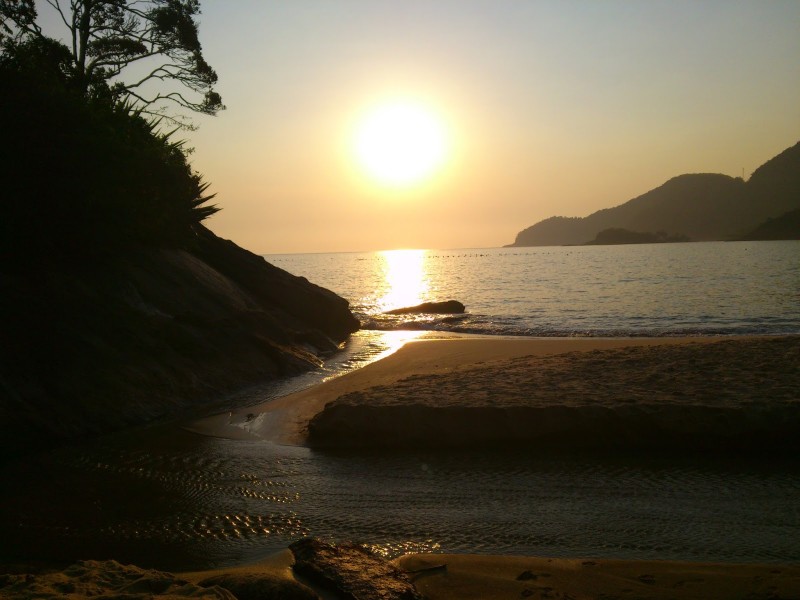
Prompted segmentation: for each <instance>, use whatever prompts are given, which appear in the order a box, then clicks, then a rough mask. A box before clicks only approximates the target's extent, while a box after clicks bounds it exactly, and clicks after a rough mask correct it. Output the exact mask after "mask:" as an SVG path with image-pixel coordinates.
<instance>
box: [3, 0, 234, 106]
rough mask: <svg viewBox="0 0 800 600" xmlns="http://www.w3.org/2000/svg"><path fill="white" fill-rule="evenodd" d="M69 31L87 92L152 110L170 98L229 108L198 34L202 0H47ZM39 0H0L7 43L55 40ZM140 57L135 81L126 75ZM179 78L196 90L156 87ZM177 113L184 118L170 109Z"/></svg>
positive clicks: (77, 73) (78, 77)
mask: <svg viewBox="0 0 800 600" xmlns="http://www.w3.org/2000/svg"><path fill="white" fill-rule="evenodd" d="M43 4H47V5H49V6H50V7H51V8H52V9H53V10H54V11H55V12H56V13H57V15H58V18H59V19H60V21H61V23H62V24H63V25H64V26H65V27H66V29H67V31H68V40H67V43H66V47H67V48H68V50H69V52H70V56H71V65H70V66H71V73H70V78H71V80H72V84H73V85H75V86H76V88H77V89H78V90H79V91H80V92H82V93H83V94H84V95H85V96H89V97H91V96H107V97H110V98H111V99H112V100H115V101H117V100H127V101H128V103H129V104H130V105H134V106H136V107H137V109H139V110H140V111H142V112H143V113H144V114H152V115H156V114H157V115H162V116H164V115H165V109H166V106H167V105H168V104H169V103H174V104H177V105H178V106H181V107H183V108H187V109H190V110H192V111H195V112H199V113H203V114H207V115H214V114H216V113H217V112H218V111H220V110H223V109H224V108H225V107H224V106H223V104H222V98H221V97H220V95H219V94H218V93H217V92H216V91H215V90H214V85H215V84H216V83H217V74H216V73H215V72H214V70H213V69H212V68H211V66H210V65H209V64H208V63H207V62H206V60H205V58H204V57H203V53H202V49H201V46H200V40H199V38H198V23H197V20H196V17H197V15H199V14H200V3H199V1H198V0H131V1H125V0H70V1H69V3H68V5H67V2H61V1H59V0H45V2H44V3H43ZM37 18H38V13H37V9H36V3H35V2H34V0H0V40H1V41H2V42H3V45H4V46H8V45H9V44H20V43H23V42H28V41H31V40H34V39H38V40H44V39H47V38H46V36H45V35H44V33H43V32H42V29H41V26H40V25H39V24H38V23H37ZM135 63H137V64H138V65H139V68H137V72H138V73H141V74H140V75H139V76H138V77H137V78H135V79H134V80H132V81H127V82H126V81H122V80H120V79H119V78H118V77H119V76H120V74H121V73H122V71H123V70H125V69H126V68H127V67H129V66H131V65H133V64H135ZM154 82H177V83H179V84H181V85H182V86H183V87H184V88H185V89H188V90H189V91H191V92H193V94H190V95H185V94H184V92H182V91H176V90H175V89H164V88H162V87H161V86H157V85H156V86H153V85H152V84H153V83H154ZM166 116H167V117H168V118H170V119H172V120H176V117H174V116H170V115H166Z"/></svg>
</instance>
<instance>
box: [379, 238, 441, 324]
mask: <svg viewBox="0 0 800 600" xmlns="http://www.w3.org/2000/svg"><path fill="white" fill-rule="evenodd" d="M426 253H427V250H384V251H383V252H380V253H379V254H380V257H381V259H382V262H383V264H382V265H381V266H382V269H383V276H384V279H385V283H386V288H385V289H386V291H385V293H384V295H383V296H382V297H381V298H380V300H378V307H379V309H380V310H381V311H382V312H384V311H387V310H392V309H395V308H402V307H404V306H414V305H416V304H420V303H421V302H423V300H424V298H425V294H426V292H427V291H428V289H429V287H430V281H429V277H428V273H427V272H426V270H425V254H426Z"/></svg>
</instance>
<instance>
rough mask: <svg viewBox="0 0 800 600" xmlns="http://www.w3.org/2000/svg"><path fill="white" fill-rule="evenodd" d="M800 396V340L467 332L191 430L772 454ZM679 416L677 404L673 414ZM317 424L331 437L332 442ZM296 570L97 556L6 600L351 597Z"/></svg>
mask: <svg viewBox="0 0 800 600" xmlns="http://www.w3.org/2000/svg"><path fill="white" fill-rule="evenodd" d="M798 390H800V337H796V336H795V337H758V338H724V339H720V338H692V339H688V338H687V339H676V338H657V339H605V338H604V339H523V338H512V339H506V338H502V339H501V338H494V339H486V338H471V337H464V338H453V339H444V340H421V341H415V342H411V343H408V344H406V345H405V346H404V347H402V348H401V349H400V350H399V351H397V352H396V353H394V354H392V355H391V356H389V357H387V358H384V359H383V360H380V361H378V362H375V363H373V364H370V365H369V366H367V367H365V368H363V369H360V370H358V371H356V372H352V373H349V374H347V375H344V376H341V377H338V378H335V379H332V380H329V381H327V382H325V383H323V384H321V385H319V386H316V387H313V388H310V389H307V390H304V391H302V392H299V393H296V394H292V395H290V396H287V397H284V398H280V399H278V400H274V401H271V402H268V403H265V404H262V405H260V406H254V407H251V408H248V409H246V411H242V412H240V413H236V414H223V415H218V416H215V417H211V418H206V419H202V420H199V421H195V422H193V423H190V424H188V425H186V428H187V429H189V430H190V431H194V432H196V433H200V434H203V435H211V436H218V437H228V438H235V439H264V440H270V441H273V442H275V443H279V444H290V445H301V444H311V445H314V444H315V443H316V444H317V445H328V446H332V447H341V446H351V445H357V446H362V447H373V446H380V445H386V444H385V442H386V440H394V441H395V442H396V441H397V440H407V439H412V440H414V443H423V444H424V443H431V442H432V441H433V442H436V441H437V440H438V441H441V440H442V439H445V441H446V442H447V443H446V444H445V445H447V446H458V445H459V444H460V443H461V442H464V441H466V442H469V443H473V442H475V441H476V440H478V441H483V442H488V443H495V442H497V441H498V439H499V438H497V437H493V436H497V435H498V434H499V435H502V436H503V439H509V436H511V438H512V439H513V441H515V443H523V442H524V443H529V442H531V440H532V439H534V438H535V437H536V436H538V438H539V439H540V440H544V442H545V443H546V444H548V445H549V446H550V447H553V446H557V445H558V444H557V443H556V442H557V440H562V441H563V440H564V439H566V440H567V441H568V442H569V444H568V445H573V444H574V443H575V440H577V439H578V438H579V437H580V436H584V437H588V438H591V437H592V436H591V435H590V432H591V431H592V429H600V430H603V431H606V432H611V433H610V434H609V435H605V434H604V436H600V437H597V436H595V437H596V439H595V441H598V442H600V443H603V444H608V443H610V442H611V441H613V439H614V438H616V437H619V438H620V439H622V440H624V444H627V445H630V444H631V443H633V442H635V441H636V440H635V439H632V437H635V434H634V432H635V431H637V430H642V429H643V427H645V426H647V427H646V428H645V432H646V436H645V437H647V438H654V439H659V435H660V436H662V438H663V439H664V440H666V441H667V442H668V443H669V444H673V445H674V444H675V443H678V442H686V441H687V440H697V439H710V440H712V441H713V442H714V443H717V442H719V441H720V440H727V439H729V438H730V436H733V437H734V438H742V437H744V438H748V436H750V438H751V441H753V440H754V443H757V444H761V445H763V444H767V445H769V444H768V442H770V441H771V442H774V441H775V439H782V438H781V436H794V437H792V439H795V438H796V435H797V433H798V406H800V398H799V397H798ZM664 406H667V407H670V409H669V410H667V411H663V410H659V407H664ZM397 411H401V412H397ZM403 411H406V412H405V416H403V414H404V413H403ZM471 411H474V412H471ZM526 411H533V412H532V413H531V412H526ZM497 414H500V415H502V416H503V418H501V419H497V418H496V416H497ZM537 421H538V422H539V424H537ZM542 422H543V423H545V425H546V426H545V427H544V428H543V426H542V425H541V423H542ZM587 422H588V423H591V426H592V428H587V427H586V426H585V424H586V423H587ZM430 423H435V427H431V426H430V425H429V424H430ZM509 423H511V424H513V426H510V425H509ZM598 423H599V425H598ZM582 424H583V425H582ZM315 427H318V428H321V429H320V430H319V431H317V432H316V434H315V431H314V430H315ZM447 427H450V428H451V429H450V431H449V433H447V434H443V433H442V432H443V431H444V430H445V429H446V428H447ZM537 428H538V429H537ZM548 428H549V429H548ZM648 428H649V429H648ZM320 431H322V433H321V434H320ZM532 431H533V432H534V433H535V436H534V437H532V436H531V432H532ZM315 435H316V436H317V439H316V440H315ZM515 435H516V436H517V437H516V438H514V437H513V436H515ZM320 436H321V437H320ZM326 436H327V437H326ZM320 439H322V440H324V442H325V443H323V444H320V443H319V440H320ZM787 439H788V438H787ZM353 440H356V442H357V443H356V444H353ZM784 441H786V440H784ZM389 445H390V446H394V445H397V446H402V445H403V444H402V443H394V442H393V443H391V444H389ZM626 447H627V446H626ZM293 562H294V558H293V555H292V552H291V551H289V550H286V551H284V552H281V553H279V554H276V555H273V556H270V557H268V558H266V559H264V560H262V561H260V562H258V563H255V564H250V565H244V566H241V567H236V568H227V569H220V570H215V571H201V572H192V573H179V574H177V575H172V574H165V573H161V572H158V571H152V570H143V569H138V568H136V567H125V566H122V565H119V564H118V563H115V562H113V561H106V562H97V561H84V562H82V563H79V564H78V565H73V566H72V567H69V568H68V569H65V570H64V571H60V572H57V573H50V574H36V575H35V576H29V575H16V574H10V575H4V576H2V577H3V579H2V582H0V596H3V597H8V598H28V597H31V593H32V591H35V593H36V597H42V598H46V597H64V596H65V595H66V596H67V597H69V596H70V594H69V593H67V594H65V591H69V592H70V593H71V594H72V597H83V596H85V595H90V594H103V593H105V594H110V593H112V592H113V593H124V594H125V597H130V598H139V597H141V598H145V597H148V598H149V597H162V596H163V597H209V598H234V597H238V598H247V597H261V598H323V599H325V598H337V597H339V596H336V595H333V594H331V593H330V592H328V591H326V590H325V589H324V587H320V586H319V585H317V584H315V583H313V582H310V581H308V580H307V579H305V578H304V577H302V576H300V575H298V574H297V572H295V571H294V570H293V568H292V565H293ZM392 564H393V565H394V566H395V567H397V568H398V569H399V570H400V571H401V572H403V573H404V574H405V575H404V577H405V576H407V577H408V578H409V579H410V581H411V582H413V585H414V586H415V587H416V589H417V591H418V592H419V593H421V594H422V595H423V596H424V597H425V598H428V599H429V600H451V599H472V598H474V599H479V598H483V599H490V600H491V599H502V598H509V599H511V598H536V599H539V598H560V599H569V598H571V599H573V600H578V599H594V598H597V599H599V598H605V599H609V598H642V599H653V600H656V599H666V598H697V599H700V598H706V599H727V598H731V599H732V598H755V599H757V598H764V599H768V598H770V599H774V598H800V566H798V565H797V564H789V565H778V564H764V565H759V564H748V565H738V564H717V563H700V562H676V561H652V560H610V559H598V558H591V557H582V558H569V559H566V558H548V557H524V556H488V555H487V556H485V555H469V554H463V555H453V554H409V555H405V556H401V557H399V558H397V559H395V560H394V561H392ZM30 577H33V579H31V578H30ZM376 597H378V596H376ZM380 597H383V596H380ZM386 597H394V596H386Z"/></svg>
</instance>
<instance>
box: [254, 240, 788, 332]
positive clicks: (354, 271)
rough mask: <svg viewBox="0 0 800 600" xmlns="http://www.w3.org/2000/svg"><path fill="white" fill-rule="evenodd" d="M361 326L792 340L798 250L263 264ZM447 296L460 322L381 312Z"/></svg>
mask: <svg viewBox="0 0 800 600" xmlns="http://www.w3.org/2000/svg"><path fill="white" fill-rule="evenodd" d="M266 258H267V259H268V260H269V261H270V262H273V263H274V264H276V265H277V266H279V267H281V268H283V269H286V270H287V271H289V272H291V273H295V274H298V275H304V276H306V277H307V278H308V279H309V280H311V281H313V282H315V283H318V284H319V285H322V286H323V287H328V288H330V289H332V290H333V291H335V292H336V293H337V294H339V295H341V296H343V297H344V298H347V299H348V300H349V301H350V304H351V307H352V309H353V311H354V312H355V313H356V315H357V316H358V317H359V318H360V319H361V321H362V324H363V327H364V328H366V329H379V330H397V329H423V330H435V331H436V330H438V331H455V332H462V333H478V334H489V335H532V336H670V335H697V334H700V335H726V334H753V333H770V334H773V333H798V332H800V241H779V242H710V243H695V244H647V245H636V246H591V247H589V246H585V247H545V248H498V249H488V250H487V249H483V250H444V251H442V250H436V251H431V250H400V251H388V252H370V253H340V254H294V255H270V256H267V257H266ZM451 298H452V299H456V300H459V301H461V302H463V303H464V304H465V305H466V306H467V313H466V314H465V315H463V316H439V317H432V316H419V317H408V316H404V317H392V316H388V315H383V314H381V313H382V312H383V311H386V310H390V309H392V308H399V307H402V306H410V305H414V304H419V303H420V302H423V301H438V300H448V299H451Z"/></svg>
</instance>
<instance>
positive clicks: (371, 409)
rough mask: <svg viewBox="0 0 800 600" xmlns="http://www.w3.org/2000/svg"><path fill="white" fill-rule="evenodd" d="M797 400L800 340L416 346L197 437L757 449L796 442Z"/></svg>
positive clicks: (202, 424) (455, 341)
mask: <svg viewBox="0 0 800 600" xmlns="http://www.w3.org/2000/svg"><path fill="white" fill-rule="evenodd" d="M798 390H800V336H783V337H733V338H718V337H694V338H567V339H562V338H558V339H553V338H544V339H542V338H483V337H463V338H451V339H437V340H419V341H412V342H409V343H407V344H406V345H405V346H403V347H402V348H400V349H399V350H398V351H397V352H395V353H394V354H392V355H390V356H388V357H386V358H384V359H382V360H379V361H377V362H375V363H372V364H370V365H368V366H366V367H364V368H362V369H359V370H357V371H355V372H352V373H348V374H346V375H344V376H341V377H338V378H335V379H332V380H329V381H327V382H325V383H323V384H320V385H318V386H315V387H312V388H310V389H307V390H303V391H301V392H298V393H295V394H291V395H289V396H286V397H283V398H279V399H277V400H272V401H269V402H266V403H264V404H261V405H258V406H253V407H250V408H248V409H245V410H243V411H242V412H240V413H238V414H223V415H217V416H214V417H210V418H206V419H202V420H199V421H195V422H193V423H190V424H188V425H187V426H186V427H187V429H189V430H191V431H194V432H197V433H201V434H205V435H213V436H218V437H230V438H251V439H254V438H255V439H266V440H270V441H273V442H276V443H279V444H290V445H309V444H310V445H315V446H329V447H331V446H333V447H335V446H347V445H353V446H370V445H389V446H401V445H403V444H404V442H405V443H407V444H408V445H417V446H418V445H420V444H421V445H444V446H448V447H450V446H457V445H459V444H465V445H467V444H474V443H480V442H485V443H487V444H494V443H497V442H498V441H504V442H511V443H518V442H521V443H528V442H530V441H531V437H532V436H534V435H536V436H539V438H540V440H541V441H542V443H547V444H550V445H552V444H553V443H555V442H556V441H557V440H567V444H568V445H569V444H571V442H569V439H568V436H566V437H565V436H564V435H563V434H564V433H565V427H566V428H567V429H568V430H569V431H566V433H570V431H571V432H572V434H574V436H577V437H578V438H580V439H581V440H583V441H587V440H589V438H590V437H591V436H589V437H587V436H586V433H587V431H589V432H590V433H591V432H602V433H603V435H604V436H605V437H603V438H602V439H599V438H598V439H597V440H595V441H596V442H597V443H598V444H606V445H607V444H609V443H612V445H613V443H616V442H620V443H628V442H629V441H636V439H634V438H638V439H639V440H640V441H641V440H659V439H660V438H659V435H661V436H662V437H664V438H667V437H670V436H674V435H678V437H681V436H683V437H684V438H686V439H687V440H689V441H692V440H693V441H694V442H697V440H703V439H707V441H708V444H715V443H717V442H718V441H719V440H718V439H717V438H718V437H720V436H721V437H725V436H727V437H733V438H736V439H738V440H740V441H741V440H746V439H748V436H749V437H750V438H752V439H751V441H752V443H753V444H757V443H758V439H756V438H757V437H758V436H759V435H761V434H762V433H763V434H764V435H770V436H771V434H772V433H775V432H774V431H773V430H772V428H774V426H775V424H776V423H779V424H781V425H780V426H781V427H784V430H781V431H777V434H778V436H777V437H775V436H771V441H779V439H780V440H783V439H784V438H786V439H791V438H792V437H793V436H794V433H796V431H795V429H796V428H797V426H798V424H800V392H798ZM753 423H755V425H754V426H753V427H754V428H752V427H751V424H753ZM309 424H311V427H310V428H309ZM599 425H602V426H599ZM575 427H578V429H577V430H575ZM537 428H538V429H537ZM570 428H572V429H570ZM309 429H311V433H312V434H313V435H312V436H311V439H310V438H309ZM637 429H638V430H639V432H640V433H641V435H639V434H637V433H636V432H637ZM751 429H752V431H751ZM662 430H663V431H662ZM676 432H677V433H676ZM707 433H708V434H710V435H709V436H706V435H705V434H707ZM662 434H663V435H662ZM715 436H716V437H715ZM754 436H755V437H754ZM629 438H630V439H629ZM661 441H664V442H665V443H672V442H671V440H666V439H664V440H661ZM679 441H684V440H679Z"/></svg>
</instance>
